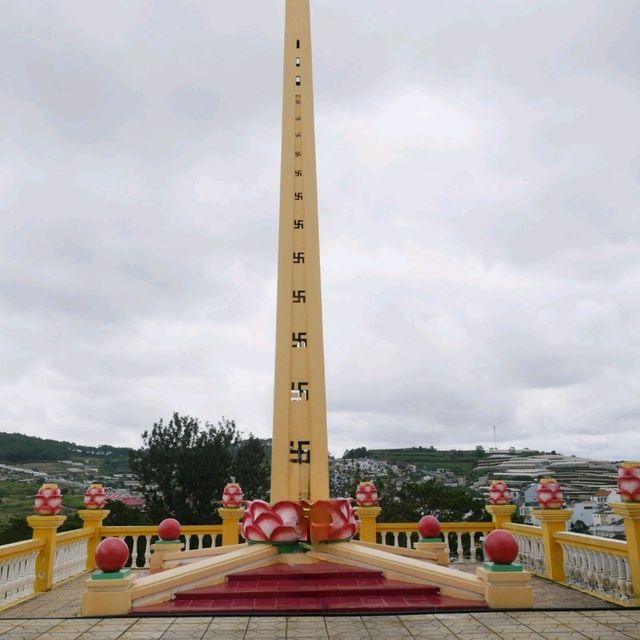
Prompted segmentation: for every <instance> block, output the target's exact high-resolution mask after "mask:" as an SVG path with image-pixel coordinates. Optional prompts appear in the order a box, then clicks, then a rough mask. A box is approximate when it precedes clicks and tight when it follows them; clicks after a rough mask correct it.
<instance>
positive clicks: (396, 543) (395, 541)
mask: <svg viewBox="0 0 640 640" xmlns="http://www.w3.org/2000/svg"><path fill="white" fill-rule="evenodd" d="M398 535H399V532H398V531H394V532H393V546H394V547H399V546H400V545H399V543H398Z"/></svg>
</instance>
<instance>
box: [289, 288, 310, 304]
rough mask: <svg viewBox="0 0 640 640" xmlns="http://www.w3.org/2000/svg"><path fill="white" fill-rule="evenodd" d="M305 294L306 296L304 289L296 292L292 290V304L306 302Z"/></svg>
mask: <svg viewBox="0 0 640 640" xmlns="http://www.w3.org/2000/svg"><path fill="white" fill-rule="evenodd" d="M305 294H306V291H305V290H304V289H299V290H298V291H296V290H295V289H294V291H293V293H292V296H293V297H292V300H293V302H294V303H300V302H306V301H307V296H306V295H305Z"/></svg>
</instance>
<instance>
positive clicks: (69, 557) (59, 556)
mask: <svg viewBox="0 0 640 640" xmlns="http://www.w3.org/2000/svg"><path fill="white" fill-rule="evenodd" d="M87 542H88V539H87V538H86V537H83V538H76V539H74V540H70V541H68V542H60V543H58V545H57V546H56V557H55V565H54V570H53V584H57V583H58V582H62V581H63V580H66V579H67V578H72V577H73V576H78V575H80V574H81V573H84V572H85V571H86V566H87Z"/></svg>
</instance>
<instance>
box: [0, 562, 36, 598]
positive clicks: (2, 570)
mask: <svg viewBox="0 0 640 640" xmlns="http://www.w3.org/2000/svg"><path fill="white" fill-rule="evenodd" d="M37 557H38V550H37V549H36V550H32V551H25V552H24V553H20V554H18V555H14V556H10V557H8V558H4V559H2V560H0V608H2V607H3V606H4V605H8V604H10V603H11V602H15V601H16V600H21V599H22V598H26V597H28V596H30V595H32V594H33V592H34V591H33V585H34V582H35V579H36V558H37Z"/></svg>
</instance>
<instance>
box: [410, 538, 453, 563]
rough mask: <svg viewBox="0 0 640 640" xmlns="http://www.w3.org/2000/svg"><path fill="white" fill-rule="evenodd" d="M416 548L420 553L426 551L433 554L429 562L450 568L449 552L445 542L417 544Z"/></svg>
mask: <svg viewBox="0 0 640 640" xmlns="http://www.w3.org/2000/svg"><path fill="white" fill-rule="evenodd" d="M413 546H414V548H415V549H417V550H418V551H426V552H427V553H429V554H432V556H431V557H430V558H428V559H429V560H432V561H433V562H435V563H436V564H439V565H440V566H441V567H448V566H449V552H448V551H447V545H446V544H445V543H444V542H416V543H415V544H414V545H413Z"/></svg>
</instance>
